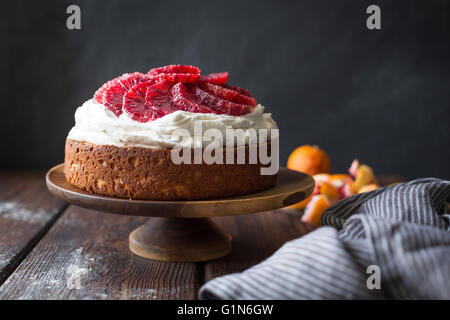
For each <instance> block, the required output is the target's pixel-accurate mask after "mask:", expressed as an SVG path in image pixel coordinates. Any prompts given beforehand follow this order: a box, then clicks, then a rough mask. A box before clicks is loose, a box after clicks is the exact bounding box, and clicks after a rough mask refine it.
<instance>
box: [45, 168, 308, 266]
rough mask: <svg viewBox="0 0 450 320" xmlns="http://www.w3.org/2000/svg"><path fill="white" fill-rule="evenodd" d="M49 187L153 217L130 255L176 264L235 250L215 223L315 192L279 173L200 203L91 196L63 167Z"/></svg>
mask: <svg viewBox="0 0 450 320" xmlns="http://www.w3.org/2000/svg"><path fill="white" fill-rule="evenodd" d="M46 181H47V187H48V189H49V190H50V192H52V193H53V194H54V195H55V196H57V197H58V198H60V199H62V200H64V201H66V202H69V203H71V204H73V205H76V206H80V207H84V208H88V209H93V210H98V211H105V212H110V213H116V214H123V215H134V216H145V217H152V218H150V219H149V221H148V222H147V223H145V224H144V225H142V226H140V227H139V228H137V229H135V230H134V231H132V232H131V233H130V236H129V242H130V250H131V251H132V252H133V253H135V254H136V255H138V256H141V257H144V258H147V259H153V260H160V261H173V262H196V261H207V260H213V259H217V258H220V257H223V256H225V255H227V254H228V253H229V252H230V251H231V235H230V234H228V233H227V232H225V231H224V230H223V229H221V228H220V227H219V226H218V225H217V224H215V223H214V222H213V221H212V220H211V219H210V218H211V217H217V216H228V215H239V214H249V213H256V212H263V211H269V210H274V209H279V208H282V207H285V206H289V205H292V204H294V203H297V202H300V201H302V200H304V199H306V197H308V196H309V195H310V194H311V193H312V192H313V189H314V180H313V178H312V177H310V176H308V175H306V174H303V173H300V172H296V171H292V170H289V169H286V168H280V171H279V173H278V177H277V181H276V185H275V186H274V187H273V188H271V189H268V190H265V191H262V192H258V193H252V194H247V195H243V196H237V197H228V198H222V199H212V200H200V201H153V200H129V199H121V198H115V197H108V196H101V195H96V194H90V193H88V192H86V191H83V190H81V189H78V188H76V187H74V186H72V185H71V184H69V183H68V182H67V181H66V179H65V176H64V164H60V165H57V166H55V167H53V168H52V169H50V170H49V171H48V172H47V175H46Z"/></svg>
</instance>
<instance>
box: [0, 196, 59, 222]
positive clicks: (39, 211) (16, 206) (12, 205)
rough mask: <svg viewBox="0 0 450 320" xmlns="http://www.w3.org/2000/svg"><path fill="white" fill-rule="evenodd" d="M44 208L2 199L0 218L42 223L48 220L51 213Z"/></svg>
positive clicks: (0, 202) (52, 211)
mask: <svg viewBox="0 0 450 320" xmlns="http://www.w3.org/2000/svg"><path fill="white" fill-rule="evenodd" d="M54 211H55V210H51V211H50V212H49V211H47V210H45V209H43V208H36V209H33V210H30V209H27V208H25V207H23V206H22V205H21V204H20V203H18V202H13V201H0V218H5V219H13V220H18V221H26V222H30V223H42V222H46V221H47V220H48V219H49V218H50V216H51V213H54Z"/></svg>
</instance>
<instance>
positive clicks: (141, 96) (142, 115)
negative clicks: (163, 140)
mask: <svg viewBox="0 0 450 320" xmlns="http://www.w3.org/2000/svg"><path fill="white" fill-rule="evenodd" d="M155 82H157V78H151V79H150V80H148V81H146V82H141V83H139V84H137V85H135V86H134V87H132V88H131V89H129V90H128V91H127V93H126V94H125V95H124V96H123V110H124V111H125V112H126V113H127V114H128V116H129V117H130V118H131V119H133V120H136V121H139V122H147V121H150V120H154V118H153V113H152V112H151V110H150V109H149V108H148V107H147V106H146V105H145V96H146V94H147V89H148V88H149V87H150V86H152V85H153V84H155Z"/></svg>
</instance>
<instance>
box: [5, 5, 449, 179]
mask: <svg viewBox="0 0 450 320" xmlns="http://www.w3.org/2000/svg"><path fill="white" fill-rule="evenodd" d="M69 4H78V5H80V7H81V10H82V30H81V31H69V30H67V28H66V19H67V14H66V8H67V6H68V5H69ZM369 4H378V5H379V6H380V7H381V10H382V30H378V31H369V30H368V29H367V28H366V25H365V21H366V18H367V15H366V13H365V10H366V8H367V6H368V5H369ZM0 39H1V51H0V68H1V69H0V71H1V72H0V79H1V83H0V84H1V85H0V99H1V106H0V150H1V157H0V168H1V169H28V168H39V169H46V168H49V167H51V166H52V165H54V164H57V163H59V162H62V161H63V148H64V140H65V137H66V134H67V132H68V131H69V129H70V128H71V127H72V125H73V122H74V119H73V115H74V112H75V109H76V108H77V107H78V106H79V105H81V104H82V103H83V101H85V100H87V99H89V98H90V97H91V96H92V94H93V93H94V91H95V90H96V89H97V88H98V87H99V86H100V85H102V84H103V83H104V82H105V81H106V80H109V79H111V78H113V77H115V76H117V75H119V74H122V73H124V72H131V71H142V72H145V71H147V70H148V69H150V68H151V67H154V66H161V65H166V64H172V63H178V64H193V65H197V66H199V67H200V68H201V69H202V70H203V72H204V73H209V72H219V71H229V72H230V75H231V77H230V83H233V84H236V85H239V86H241V87H243V88H246V89H249V90H250V91H251V92H252V93H253V94H254V95H255V96H256V97H257V98H258V100H259V102H261V103H262V104H264V105H265V106H267V111H269V112H272V113H273V117H274V118H275V119H276V120H277V122H278V124H279V126H280V128H281V130H280V134H281V150H280V153H281V154H280V155H281V161H282V163H283V164H285V161H286V159H287V156H288V155H289V152H290V151H291V150H292V149H293V148H295V147H296V146H298V145H301V144H306V143H308V144H317V145H319V146H321V147H323V148H324V149H325V150H327V152H328V153H329V155H330V157H331V159H332V167H333V171H344V170H346V169H347V167H348V166H349V164H350V162H351V161H352V159H353V158H354V157H358V158H359V159H360V160H361V161H363V162H365V163H368V164H369V165H372V166H373V167H374V169H375V171H376V172H379V173H399V174H402V175H405V176H407V177H409V178H414V177H422V176H437V177H441V178H449V177H450V166H449V156H450V152H449V120H450V117H449V107H450V80H449V79H450V2H449V1H445V0H443V1H438V0H433V1H426V0H423V1H411V0H408V1H400V0H396V1H393V0H392V1H362V0H354V1H342V0H340V1H336V0H328V1H319V0H309V1H245V0H240V1H174V0H172V1H75V0H74V1H39V2H38V1H1V4H0Z"/></svg>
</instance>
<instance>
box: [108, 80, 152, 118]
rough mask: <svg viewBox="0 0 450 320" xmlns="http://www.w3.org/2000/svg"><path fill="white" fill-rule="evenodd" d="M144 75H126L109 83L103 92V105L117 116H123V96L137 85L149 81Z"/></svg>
mask: <svg viewBox="0 0 450 320" xmlns="http://www.w3.org/2000/svg"><path fill="white" fill-rule="evenodd" d="M147 79H148V77H147V76H145V75H144V74H142V73H139V72H135V73H126V74H124V75H122V76H120V77H118V78H116V79H113V81H109V82H108V85H107V86H106V88H105V90H104V92H103V104H104V105H105V106H106V107H107V108H108V109H109V110H111V111H112V112H114V113H115V114H116V115H117V116H120V115H121V114H122V102H123V96H124V95H125V93H127V91H128V90H129V89H130V88H132V87H134V86H135V85H136V84H138V83H141V82H143V81H145V80H147Z"/></svg>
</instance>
